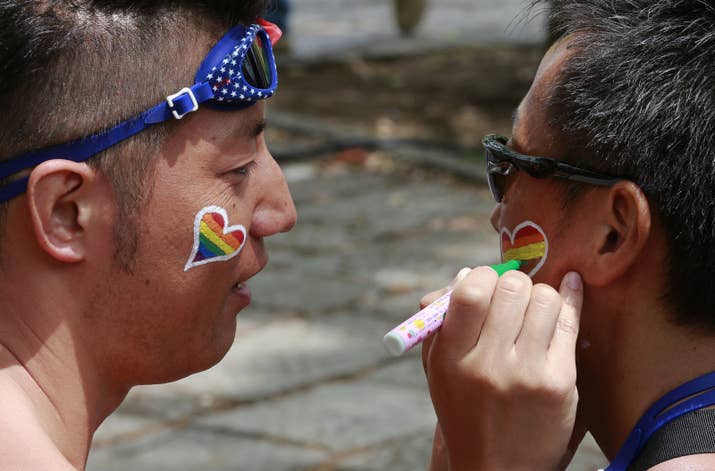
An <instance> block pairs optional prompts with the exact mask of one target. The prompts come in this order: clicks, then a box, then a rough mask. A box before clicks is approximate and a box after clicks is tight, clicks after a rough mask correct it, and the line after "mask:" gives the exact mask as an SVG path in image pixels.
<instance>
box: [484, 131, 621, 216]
mask: <svg viewBox="0 0 715 471" xmlns="http://www.w3.org/2000/svg"><path fill="white" fill-rule="evenodd" d="M507 141H508V139H507V138H506V137H504V136H499V135H496V134H490V135H488V136H485V137H484V139H482V145H483V146H484V151H485V154H486V158H487V180H488V182H489V189H490V190H491V192H492V195H493V196H494V199H495V200H496V202H497V203H501V200H502V198H503V197H504V190H505V188H506V180H507V179H506V177H508V176H509V175H512V174H513V173H514V172H516V171H517V170H522V171H524V172H526V173H528V174H529V175H531V176H532V177H534V178H560V179H562V180H569V181H573V182H581V183H588V184H589V185H599V186H612V185H615V184H616V183H617V182H619V181H621V180H622V179H621V178H617V177H613V176H610V175H605V174H603V173H598V172H594V171H592V170H586V169H583V168H579V167H576V166H573V165H569V164H567V163H564V162H560V161H558V160H554V159H551V158H548V157H536V156H531V155H524V154H520V153H518V152H515V151H513V150H512V149H510V148H509V147H507V145H506V143H507Z"/></svg>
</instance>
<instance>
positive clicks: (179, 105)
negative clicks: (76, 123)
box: [0, 82, 214, 201]
mask: <svg viewBox="0 0 715 471" xmlns="http://www.w3.org/2000/svg"><path fill="white" fill-rule="evenodd" d="M212 99H214V92H213V89H212V88H211V85H210V84H209V83H208V82H203V83H199V84H196V85H194V86H193V87H191V88H184V89H182V90H180V91H179V92H178V93H176V94H174V95H170V96H168V97H167V99H166V101H164V102H162V103H160V104H158V105H156V106H155V107H153V108H151V109H149V110H147V111H145V112H144V113H142V114H140V115H139V116H137V117H136V118H134V119H130V120H129V121H124V122H122V123H120V124H118V125H117V126H115V127H113V128H111V129H108V130H107V131H104V132H101V133H98V134H94V135H92V136H88V137H86V138H83V139H79V140H76V141H72V142H68V143H65V144H60V145H57V146H53V147H48V148H45V149H40V150H38V151H34V152H29V153H27V154H24V155H23V156H21V157H18V158H14V159H12V160H7V161H3V162H0V179H3V178H7V177H9V176H11V175H14V174H16V173H18V172H20V171H22V170H25V169H28V168H32V167H34V166H36V165H39V164H41V163H42V162H45V161H47V160H51V159H54V158H62V159H66V160H72V161H74V162H84V161H85V160H87V159H89V158H90V157H92V156H94V155H96V154H98V153H100V152H102V151H104V150H106V149H108V148H110V147H112V146H113V145H115V144H118V143H119V142H121V141H123V140H125V139H128V138H130V137H132V136H134V135H135V134H138V133H140V132H141V131H143V130H144V129H146V128H148V127H149V126H152V125H154V124H157V123H161V122H164V121H168V120H170V119H181V118H183V117H184V116H186V115H187V114H189V113H191V112H193V111H196V110H198V109H199V104H201V103H204V102H206V101H208V100H212ZM28 181H29V177H22V178H20V179H18V180H15V181H12V182H9V183H7V184H6V185H4V186H3V187H1V188H0V201H7V200H9V199H12V198H14V197H16V196H18V195H20V194H22V193H24V192H25V191H26V190H27V182H28Z"/></svg>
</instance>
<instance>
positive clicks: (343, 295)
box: [250, 267, 366, 314]
mask: <svg viewBox="0 0 715 471" xmlns="http://www.w3.org/2000/svg"><path fill="white" fill-rule="evenodd" d="M250 285H251V290H252V292H253V296H254V303H255V304H256V306H257V307H260V308H261V309H279V310H286V309H290V310H293V311H294V312H300V313H308V314H316V313H333V312H336V311H339V310H345V309H347V308H351V307H354V306H355V305H356V302H357V301H358V300H359V299H360V298H361V297H362V296H363V295H364V293H365V288H366V287H365V286H360V285H358V284H354V283H350V282H349V280H345V279H336V278H334V277H328V276H316V275H312V274H310V273H304V272H303V271H302V270H301V269H300V268H299V267H293V268H292V269H285V270H282V271H281V272H280V273H273V274H272V275H271V276H270V277H262V278H256V279H255V280H253V281H252V282H251V283H250Z"/></svg>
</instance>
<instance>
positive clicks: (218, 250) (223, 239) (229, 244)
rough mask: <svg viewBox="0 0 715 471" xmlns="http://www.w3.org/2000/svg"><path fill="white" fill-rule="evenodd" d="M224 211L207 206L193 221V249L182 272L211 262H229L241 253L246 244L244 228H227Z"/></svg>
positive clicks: (226, 218)
mask: <svg viewBox="0 0 715 471" xmlns="http://www.w3.org/2000/svg"><path fill="white" fill-rule="evenodd" d="M227 224H228V216H227V215H226V210H225V209H223V208H221V207H218V206H208V207H206V208H204V209H202V210H201V211H199V212H198V214H196V219H195V220H194V248H193V249H192V250H191V256H190V257H189V261H187V262H186V266H184V271H188V270H190V269H191V268H194V267H198V266H199V265H205V264H207V263H212V262H221V261H225V260H230V259H232V258H233V257H235V256H236V255H238V254H239V253H240V252H241V249H242V248H243V244H244V243H245V242H246V228H245V227H243V226H241V225H238V226H231V227H228V226H227Z"/></svg>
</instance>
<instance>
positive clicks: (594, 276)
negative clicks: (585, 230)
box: [587, 181, 652, 286]
mask: <svg viewBox="0 0 715 471" xmlns="http://www.w3.org/2000/svg"><path fill="white" fill-rule="evenodd" d="M601 201H602V203H600V205H599V208H598V213H597V214H598V221H599V223H598V224H599V226H598V227H599V229H598V230H597V233H596V234H595V237H596V239H595V243H596V244H597V250H596V251H595V253H594V254H593V255H594V260H592V262H591V263H590V264H589V265H590V268H589V274H588V280H587V282H588V283H590V284H592V285H594V286H605V285H608V284H610V283H612V282H614V281H615V280H617V279H618V278H620V277H621V276H623V275H624V274H625V273H627V272H628V270H630V269H631V268H632V267H633V266H634V265H635V264H636V263H638V260H639V259H640V258H641V257H642V256H643V249H644V247H645V246H646V243H647V241H648V238H649V237H650V230H651V223H652V220H651V212H650V205H649V203H648V199H647V198H646V196H645V194H644V193H643V191H642V190H641V189H640V187H638V185H636V184H635V183H632V182H626V181H623V182H619V183H618V184H616V185H614V186H613V187H612V188H610V189H609V190H608V196H607V197H605V198H603V199H601Z"/></svg>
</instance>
